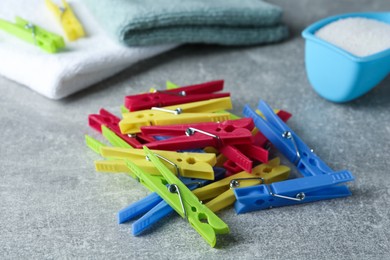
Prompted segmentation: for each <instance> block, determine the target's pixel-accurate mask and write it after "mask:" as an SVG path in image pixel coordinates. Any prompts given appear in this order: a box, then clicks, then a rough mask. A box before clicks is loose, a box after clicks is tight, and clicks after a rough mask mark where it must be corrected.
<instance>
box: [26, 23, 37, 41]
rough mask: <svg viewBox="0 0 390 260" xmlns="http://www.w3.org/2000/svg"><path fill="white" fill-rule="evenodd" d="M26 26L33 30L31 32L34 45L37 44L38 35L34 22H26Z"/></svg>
mask: <svg viewBox="0 0 390 260" xmlns="http://www.w3.org/2000/svg"><path fill="white" fill-rule="evenodd" d="M24 28H26V29H28V30H31V34H32V37H33V39H34V45H37V37H36V33H35V25H34V24H32V23H31V22H29V23H28V24H26V25H25V26H24Z"/></svg>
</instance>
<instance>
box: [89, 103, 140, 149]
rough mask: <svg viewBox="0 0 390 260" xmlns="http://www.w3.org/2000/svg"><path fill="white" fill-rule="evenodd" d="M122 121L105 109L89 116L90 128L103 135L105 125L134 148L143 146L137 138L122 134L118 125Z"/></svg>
mask: <svg viewBox="0 0 390 260" xmlns="http://www.w3.org/2000/svg"><path fill="white" fill-rule="evenodd" d="M120 120H121V119H120V118H119V117H117V116H115V115H113V114H111V113H110V112H108V111H107V110H105V109H103V108H102V109H100V111H99V114H91V115H89V116H88V124H89V126H90V127H92V128H93V129H95V130H97V131H98V132H100V133H102V125H104V126H106V127H107V128H109V129H110V130H111V131H113V132H114V133H115V134H116V135H117V136H119V137H120V138H121V139H122V140H124V141H125V142H127V143H128V144H130V145H131V146H132V147H136V146H142V144H141V143H140V142H139V141H138V140H137V139H136V138H134V137H130V136H128V135H126V134H122V133H121V131H120V129H119V125H118V124H119V121H120Z"/></svg>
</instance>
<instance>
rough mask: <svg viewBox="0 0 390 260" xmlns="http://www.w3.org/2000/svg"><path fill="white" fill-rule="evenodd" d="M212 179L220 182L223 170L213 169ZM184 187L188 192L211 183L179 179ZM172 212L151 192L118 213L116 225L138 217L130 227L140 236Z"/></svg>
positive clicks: (208, 181) (133, 232) (200, 180)
mask: <svg viewBox="0 0 390 260" xmlns="http://www.w3.org/2000/svg"><path fill="white" fill-rule="evenodd" d="M214 170H215V172H214V179H215V181H216V180H220V179H222V178H223V177H224V175H225V170H224V169H223V168H214ZM180 180H181V181H182V182H183V184H184V185H186V186H187V187H188V189H190V190H194V189H196V188H198V187H202V186H205V185H207V184H209V183H211V182H212V181H210V180H202V179H194V178H180ZM172 212H173V209H172V207H171V206H169V204H167V203H166V202H165V201H164V200H163V199H162V198H161V197H160V196H158V194H157V193H156V192H153V193H151V194H149V195H148V196H146V197H145V198H143V199H141V200H139V201H137V202H134V203H132V204H130V205H129V206H127V207H125V208H123V209H121V210H120V211H119V212H118V223H119V224H122V223H125V222H126V221H129V220H132V219H134V218H137V217H139V216H142V215H143V216H142V217H140V218H139V219H138V220H136V221H135V222H134V223H133V224H132V225H131V231H132V234H133V235H134V236H138V235H140V234H141V233H142V232H144V231H145V230H146V229H148V228H150V227H152V226H153V224H155V223H157V222H158V221H159V220H161V219H162V218H164V217H166V216H168V215H169V214H170V213H172Z"/></svg>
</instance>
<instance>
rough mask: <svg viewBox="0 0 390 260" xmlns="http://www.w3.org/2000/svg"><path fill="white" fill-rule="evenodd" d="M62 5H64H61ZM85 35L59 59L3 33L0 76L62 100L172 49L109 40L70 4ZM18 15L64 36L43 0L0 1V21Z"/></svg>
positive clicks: (78, 7) (83, 12)
mask: <svg viewBox="0 0 390 260" xmlns="http://www.w3.org/2000/svg"><path fill="white" fill-rule="evenodd" d="M57 2H60V1H57ZM69 3H70V4H71V7H72V9H73V11H74V12H75V14H76V16H77V17H78V19H79V20H80V22H81V23H82V24H83V26H84V29H85V31H86V34H87V36H86V37H85V38H81V39H79V40H77V41H75V42H68V41H67V40H66V38H65V37H64V39H65V42H66V48H65V49H64V50H63V51H62V52H59V53H56V54H48V53H45V52H44V51H43V50H41V49H40V48H38V47H35V46H34V45H31V44H28V43H25V42H23V41H21V40H19V39H18V38H15V37H13V36H11V35H9V34H7V33H5V32H3V31H2V30H0V74H1V75H3V76H5V77H7V78H9V79H11V80H14V81H17V82H19V83H21V84H23V85H25V86H27V87H29V88H31V89H33V90H35V91H37V92H38V93H40V94H42V95H44V96H46V97H48V98H52V99H60V98H63V97H66V96H68V95H70V94H72V93H74V92H77V91H79V90H81V89H84V88H86V87H88V86H90V85H92V84H94V83H96V82H99V81H101V80H103V79H105V78H107V77H110V76H112V75H114V74H116V73H118V72H120V71H121V70H123V69H125V68H127V67H128V66H130V65H132V64H134V63H136V62H137V61H140V60H143V59H146V58H149V57H151V56H154V55H156V54H159V53H161V52H164V51H167V50H169V49H172V48H174V47H175V46H174V45H164V46H154V47H139V48H137V47H125V46H122V45H121V44H119V43H117V42H115V41H114V40H112V39H110V38H109V36H108V35H107V34H106V33H105V32H104V31H103V30H102V29H101V27H100V26H99V25H98V24H97V22H96V21H95V20H94V18H93V17H92V16H91V14H90V13H89V11H88V9H87V8H86V7H85V6H84V5H83V4H82V3H81V1H80V0H73V1H69ZM15 16H20V17H22V18H24V19H26V20H28V21H30V22H32V23H33V24H36V25H38V26H41V27H43V28H45V29H47V30H49V31H51V32H55V33H58V34H60V35H62V36H64V34H63V32H62V28H61V26H60V24H59V23H58V22H57V21H56V19H55V18H54V16H53V14H52V13H51V12H50V11H49V10H48V9H47V8H46V6H45V1H44V0H1V1H0V18H2V19H5V20H8V21H12V22H14V18H15Z"/></svg>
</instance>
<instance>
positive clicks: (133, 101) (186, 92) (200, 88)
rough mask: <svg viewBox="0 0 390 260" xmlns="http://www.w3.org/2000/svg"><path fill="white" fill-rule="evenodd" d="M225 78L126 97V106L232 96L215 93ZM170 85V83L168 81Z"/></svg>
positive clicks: (137, 107)
mask: <svg viewBox="0 0 390 260" xmlns="http://www.w3.org/2000/svg"><path fill="white" fill-rule="evenodd" d="M223 83H224V81H223V80H216V81H211V82H205V83H201V84H197V85H191V86H186V87H180V88H173V86H171V88H170V89H167V90H156V91H155V92H154V93H144V94H138V95H131V96H126V97H125V107H126V108H128V109H129V111H139V110H146V109H151V108H152V107H166V106H172V105H178V104H185V103H191V102H196V101H203V100H209V99H215V98H222V97H228V96H230V93H214V92H217V91H220V90H222V89H223ZM167 86H168V83H167Z"/></svg>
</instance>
